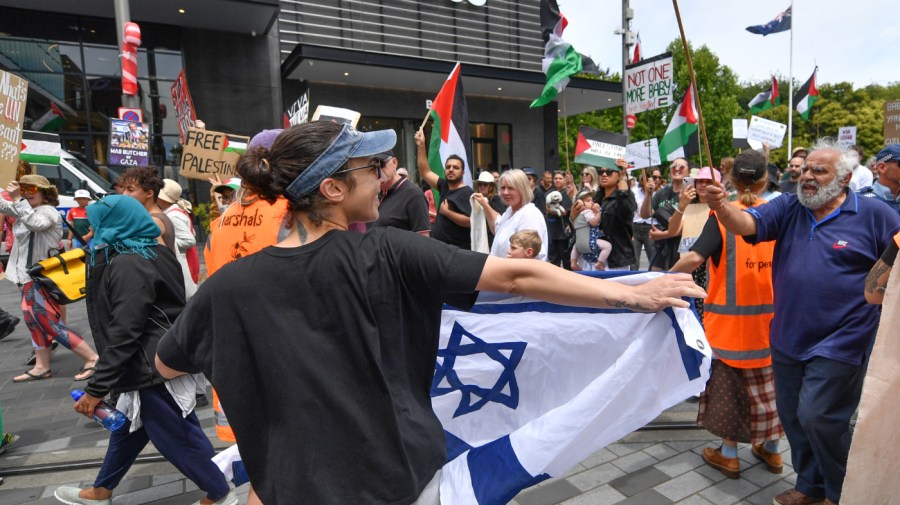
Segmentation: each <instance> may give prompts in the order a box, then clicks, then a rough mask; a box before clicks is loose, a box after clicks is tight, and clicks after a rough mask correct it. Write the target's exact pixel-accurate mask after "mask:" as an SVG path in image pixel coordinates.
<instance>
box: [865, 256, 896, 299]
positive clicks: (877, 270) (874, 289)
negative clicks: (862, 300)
mask: <svg viewBox="0 0 900 505" xmlns="http://www.w3.org/2000/svg"><path fill="white" fill-rule="evenodd" d="M890 273H891V267H890V266H888V265H887V264H886V263H885V262H884V261H882V260H878V261H877V262H876V263H875V266H874V267H872V270H870V271H869V275H867V276H866V293H880V294H884V292H885V290H886V289H887V283H888V278H889V277H890Z"/></svg>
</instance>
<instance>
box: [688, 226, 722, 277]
mask: <svg viewBox="0 0 900 505" xmlns="http://www.w3.org/2000/svg"><path fill="white" fill-rule="evenodd" d="M722 242H723V237H722V231H721V230H719V220H718V219H716V215H715V214H712V215H710V216H709V219H707V220H706V224H705V225H703V231H701V232H700V236H699V237H697V241H696V242H694V245H692V246H691V251H694V252H695V253H697V254H699V255H700V256H703V257H704V258H706V259H709V260H711V261H712V262H713V265H715V266H719V258H720V257H721V256H722Z"/></svg>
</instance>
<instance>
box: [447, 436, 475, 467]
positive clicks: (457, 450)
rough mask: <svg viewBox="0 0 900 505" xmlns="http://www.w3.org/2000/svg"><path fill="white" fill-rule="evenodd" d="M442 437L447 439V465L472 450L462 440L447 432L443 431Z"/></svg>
mask: <svg viewBox="0 0 900 505" xmlns="http://www.w3.org/2000/svg"><path fill="white" fill-rule="evenodd" d="M444 436H445V437H447V461H446V462H447V463H449V462H450V461H453V460H454V459H456V457H457V456H459V455H460V454H462V453H464V452H466V451H469V450H471V449H472V446H471V445H469V444H467V443H465V442H463V439H461V438H459V437H457V436H456V435H454V434H453V433H450V432H449V431H447V430H444Z"/></svg>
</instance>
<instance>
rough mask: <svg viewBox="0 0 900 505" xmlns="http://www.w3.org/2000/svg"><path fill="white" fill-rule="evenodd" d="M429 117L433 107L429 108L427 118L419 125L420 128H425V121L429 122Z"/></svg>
mask: <svg viewBox="0 0 900 505" xmlns="http://www.w3.org/2000/svg"><path fill="white" fill-rule="evenodd" d="M429 117H431V109H428V112H426V113H425V119H423V120H422V124H420V125H419V130H421V129H422V128H425V123H427V122H428V118H429Z"/></svg>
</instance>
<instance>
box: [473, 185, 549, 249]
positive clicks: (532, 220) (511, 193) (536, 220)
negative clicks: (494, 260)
mask: <svg viewBox="0 0 900 505" xmlns="http://www.w3.org/2000/svg"><path fill="white" fill-rule="evenodd" d="M500 198H501V199H502V200H503V203H504V204H505V205H506V206H507V209H506V212H504V213H503V215H502V216H501V215H500V214H498V213H497V211H495V210H494V209H492V208H491V206H490V203H489V202H488V200H487V198H485V197H484V195H481V194H479V193H476V194H475V200H476V201H477V202H478V203H479V204H480V205H481V208H483V209H484V215H485V218H486V219H487V222H488V226H490V228H491V231H493V232H494V243H493V245H492V246H491V256H498V257H500V258H505V257H506V253H507V252H508V251H509V237H510V236H512V235H513V234H514V233H516V232H517V231H522V230H534V231H536V232H537V233H538V235H539V236H540V237H541V252H540V253H538V255H537V256H536V257H535V258H536V259H539V260H541V261H546V260H547V222H546V221H545V220H544V213H543V212H541V211H540V210H538V208H537V207H535V206H534V204H533V203H531V200H532V199H533V198H534V192H533V191H532V190H531V184H530V183H529V182H528V176H526V175H525V172H523V171H521V170H519V169H518V168H515V169H512V170H507V171H506V172H503V173H502V174H501V175H500Z"/></svg>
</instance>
